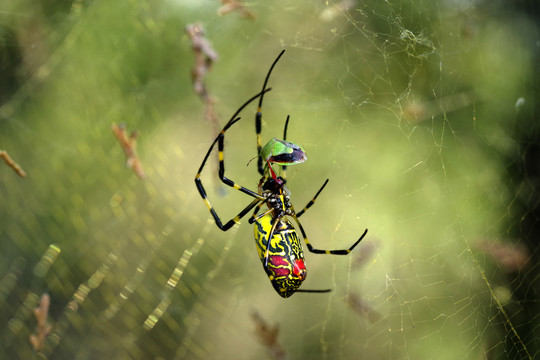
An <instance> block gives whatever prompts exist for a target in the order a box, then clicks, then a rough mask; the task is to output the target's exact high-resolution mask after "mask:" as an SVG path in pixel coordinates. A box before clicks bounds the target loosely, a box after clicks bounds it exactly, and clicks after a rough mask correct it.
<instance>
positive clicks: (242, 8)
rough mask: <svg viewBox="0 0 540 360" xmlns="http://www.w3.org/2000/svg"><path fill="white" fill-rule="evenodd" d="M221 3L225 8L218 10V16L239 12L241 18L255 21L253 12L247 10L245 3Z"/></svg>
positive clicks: (224, 0) (234, 0)
mask: <svg viewBox="0 0 540 360" xmlns="http://www.w3.org/2000/svg"><path fill="white" fill-rule="evenodd" d="M221 3H222V4H223V6H221V7H220V8H219V9H218V15H220V16H222V15H226V14H228V13H230V12H232V11H236V10H238V12H239V13H240V16H242V17H244V18H249V19H250V20H255V18H256V16H255V14H254V13H253V12H252V11H250V10H248V9H246V5H245V4H244V3H243V2H240V1H238V0H221Z"/></svg>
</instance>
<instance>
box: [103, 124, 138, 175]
mask: <svg viewBox="0 0 540 360" xmlns="http://www.w3.org/2000/svg"><path fill="white" fill-rule="evenodd" d="M111 128H112V131H113V133H114V136H116V139H117V140H118V142H119V143H120V146H122V149H123V150H124V154H125V155H126V167H127V168H129V169H132V170H133V172H134V173H135V175H137V176H138V177H139V179H144V178H145V176H146V175H145V173H144V171H143V168H142V164H141V162H140V160H139V157H138V156H137V152H136V151H135V144H136V140H137V136H138V135H139V132H138V131H132V132H131V134H129V137H128V135H127V130H126V124H120V125H116V124H112V126H111Z"/></svg>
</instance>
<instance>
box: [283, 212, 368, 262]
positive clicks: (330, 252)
mask: <svg viewBox="0 0 540 360" xmlns="http://www.w3.org/2000/svg"><path fill="white" fill-rule="evenodd" d="M293 218H294V220H295V221H296V224H297V225H298V227H299V228H300V232H301V233H302V237H303V238H304V241H305V242H306V246H307V248H308V250H309V251H310V252H312V253H314V254H326V255H349V253H350V252H351V251H352V250H353V249H354V248H355V247H356V245H358V243H359V242H360V241H361V240H362V239H363V238H364V237H365V236H366V234H367V232H368V230H367V229H366V230H365V231H364V233H363V234H362V236H360V238H359V239H358V240H356V242H355V243H354V244H352V246H351V247H350V248H348V249H339V250H323V249H315V248H314V247H313V246H312V245H311V244H310V243H309V240H308V238H307V235H306V232H305V231H304V228H303V227H302V224H300V221H298V218H297V217H296V216H293Z"/></svg>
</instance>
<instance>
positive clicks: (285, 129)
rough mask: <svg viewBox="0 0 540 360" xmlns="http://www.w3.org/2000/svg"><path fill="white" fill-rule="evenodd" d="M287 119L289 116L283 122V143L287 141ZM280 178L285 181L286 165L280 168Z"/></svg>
mask: <svg viewBox="0 0 540 360" xmlns="http://www.w3.org/2000/svg"><path fill="white" fill-rule="evenodd" d="M289 118H290V115H287V120H285V128H284V129H283V141H287V127H289ZM281 178H282V179H283V180H285V181H286V180H287V165H283V166H282V167H281Z"/></svg>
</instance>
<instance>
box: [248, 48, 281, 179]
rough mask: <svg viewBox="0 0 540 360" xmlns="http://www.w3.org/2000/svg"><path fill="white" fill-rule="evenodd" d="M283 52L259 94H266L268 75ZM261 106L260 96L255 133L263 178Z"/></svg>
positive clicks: (260, 171)
mask: <svg viewBox="0 0 540 360" xmlns="http://www.w3.org/2000/svg"><path fill="white" fill-rule="evenodd" d="M284 52H285V50H283V51H281V52H280V53H279V55H278V57H277V58H276V60H274V62H273V63H272V66H270V70H268V74H266V78H265V79H264V83H263V88H262V91H261V94H264V93H265V92H266V91H265V89H266V84H268V79H270V74H271V73H272V70H273V69H274V66H276V64H277V62H278V61H279V58H280V57H281V55H283V53H284ZM262 105H263V95H261V97H260V99H259V106H258V108H257V113H256V114H255V132H256V134H257V155H258V159H257V169H258V171H259V174H261V176H264V167H263V159H262V157H261V156H260V153H261V149H262V140H261V130H262Z"/></svg>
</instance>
